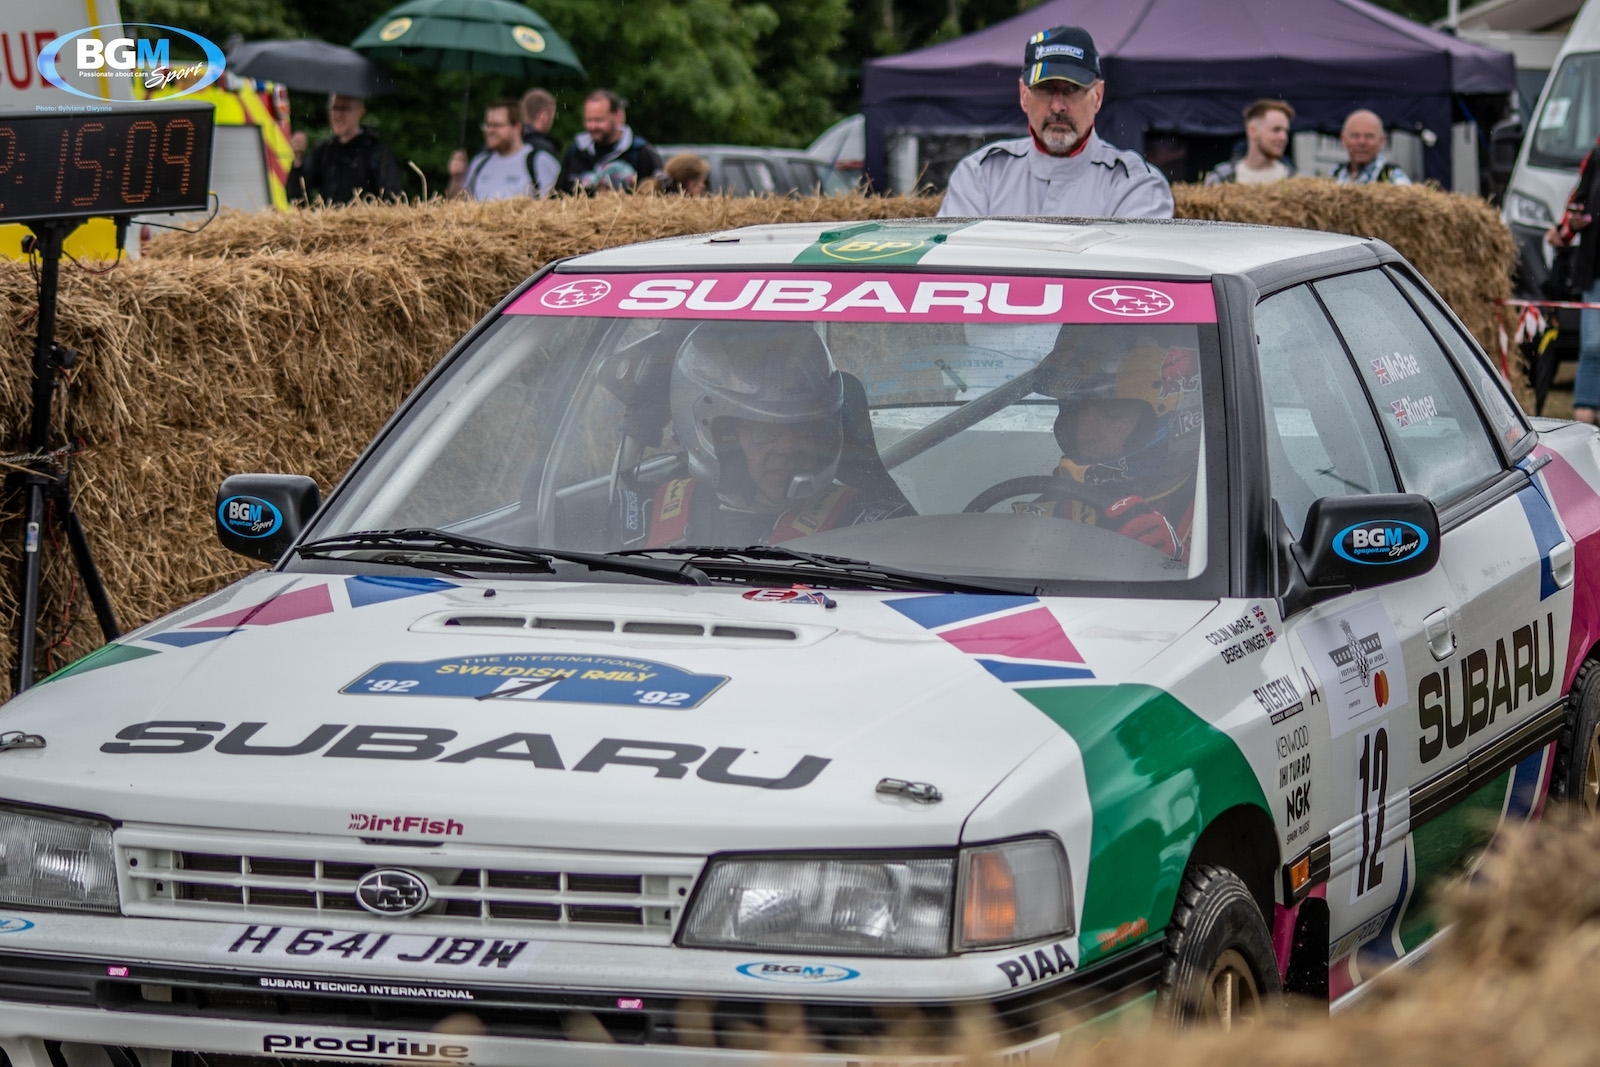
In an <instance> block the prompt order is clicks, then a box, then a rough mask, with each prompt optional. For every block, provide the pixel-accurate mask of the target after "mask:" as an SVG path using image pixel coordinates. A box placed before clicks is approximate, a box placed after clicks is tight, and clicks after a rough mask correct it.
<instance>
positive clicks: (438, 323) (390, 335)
mask: <svg viewBox="0 0 1600 1067" xmlns="http://www.w3.org/2000/svg"><path fill="white" fill-rule="evenodd" d="M1177 198H1178V208H1179V214H1180V215H1183V216H1187V217H1193V218H1212V219H1225V220H1234V221H1246V222H1260V223H1269V224H1274V225H1294V226H1309V227H1313V228H1318V229H1334V230H1344V231H1347V232H1353V233H1363V234H1371V235H1374V236H1378V237H1382V238H1384V239H1386V240H1388V241H1390V242H1391V243H1392V244H1394V245H1395V246H1396V247H1397V248H1399V249H1400V250H1401V251H1402V252H1405V253H1406V254H1407V255H1409V256H1410V257H1411V258H1412V259H1413V261H1414V262H1416V263H1417V265H1418V267H1419V268H1420V269H1421V270H1422V271H1423V273H1424V274H1426V275H1427V276H1428V278H1429V279H1430V280H1431V281H1432V282H1433V284H1434V285H1435V286H1436V287H1438V288H1439V290H1440V291H1441V292H1442V293H1443V294H1444V295H1445V297H1446V298H1447V299H1448V300H1450V301H1451V303H1452V304H1453V305H1454V306H1455V307H1456V309H1457V310H1458V312H1460V314H1461V315H1462V317H1463V318H1464V319H1465V320H1466V321H1467V322H1468V323H1469V324H1470V325H1471V326H1472V328H1473V329H1474V331H1475V332H1477V333H1478V335H1479V337H1480V339H1483V340H1489V339H1490V338H1489V336H1488V334H1489V322H1488V316H1487V313H1486V306H1487V305H1486V301H1487V299H1489V298H1491V297H1493V296H1497V295H1504V294H1505V293H1506V292H1507V284H1508V283H1507V271H1508V268H1509V265H1510V262H1511V244H1510V238H1509V235H1507V233H1506V232H1505V229H1504V227H1502V226H1501V225H1500V223H1499V221H1498V219H1496V218H1495V216H1494V214H1493V212H1492V211H1491V210H1490V209H1489V208H1488V207H1487V206H1486V205H1484V204H1482V203H1481V202H1479V201H1476V200H1472V199H1469V198H1465V197H1458V196H1452V195H1448V194H1443V193H1438V192H1436V191H1433V190H1430V189H1425V188H1421V187H1416V188H1411V189H1395V188H1389V187H1382V188H1379V187H1367V188H1361V189H1352V188H1339V187H1335V186H1332V185H1330V184H1328V183H1326V182H1313V181H1309V180H1307V181H1296V182H1290V183H1287V184H1286V185H1284V186H1283V187H1281V188H1278V189H1270V190H1260V189H1247V188H1244V187H1224V188H1220V189H1201V188H1197V187H1179V188H1178V189H1177ZM937 206H938V200H937V199H936V198H866V197H838V198H831V199H816V198H813V199H749V198H744V199H725V198H721V197H712V198H706V199H700V200H685V199H682V198H677V197H644V196H640V197H601V198H597V199H594V200H556V201H546V202H543V203H534V202H527V201H523V202H515V203H514V202H509V201H506V202H500V203H493V204H467V203H444V202H440V201H437V200H435V201H432V202H429V203H426V204H420V205H410V206H399V207H396V206H389V205H379V204H361V205H356V206H352V207H348V208H334V209H323V210H317V211H309V212H302V213H299V214H295V215H273V214H266V215H224V216H223V217H221V218H219V219H217V220H216V221H214V222H213V223H211V224H210V225H209V226H207V227H206V228H205V229H204V230H202V231H200V232H199V233H195V234H171V235H167V236H164V237H162V238H160V239H159V240H158V241H157V242H156V243H155V245H154V246H153V248H152V250H151V252H150V254H149V255H147V256H146V257H145V258H144V259H142V260H140V261H138V262H133V263H125V264H123V265H121V266H119V267H117V268H116V269H114V270H111V271H110V272H108V273H102V274H94V273H89V272H88V271H87V270H84V269H79V268H78V267H77V266H74V265H72V264H67V265H66V266H65V267H64V269H63V272H62V282H61V298H60V312H61V319H60V327H59V336H60V339H61V341H62V342H63V343H65V344H69V345H71V346H73V347H75V348H77V349H79V350H80V351H81V352H82V358H81V360H80V362H79V363H78V365H77V367H76V368H75V369H74V371H73V372H72V383H71V387H70V389H68V390H66V392H65V393H63V394H58V403H57V436H56V440H57V441H64V440H66V438H67V433H68V429H69V426H70V430H71V432H72V435H73V437H74V439H75V440H77V441H78V442H79V443H80V444H81V446H82V449H83V451H82V452H81V453H80V454H79V455H78V456H77V459H76V464H77V470H76V474H75V476H74V477H75V483H74V484H75V489H76V492H77V501H78V507H79V511H80V513H81V515H82V516H83V518H84V520H85V523H86V525H87V527H88V529H89V536H90V541H91V543H92V545H93V547H94V550H95V553H96V556H97V559H98V561H99V563H100V566H101V568H102V571H103V573H104V576H105V580H106V584H107V586H108V587H109V589H110V592H111V595H112V598H113V600H114V602H115V604H116V608H117V613H118V616H119V619H120V621H121V622H122V623H123V625H124V627H125V628H126V627H131V626H133V625H135V624H138V623H142V622H144V621H147V620H149V619H151V618H154V617H155V616H157V615H159V614H162V613H163V612H165V611H168V610H171V609H172V608H174V607H177V606H179V605H181V604H183V603H185V602H187V601H189V600H191V599H193V598H195V597H197V596H200V595H202V594H204V593H206V592H208V591H210V590H212V589H214V588H216V587H217V586H219V585H220V584H222V583H224V582H226V581H229V580H231V579H233V578H236V577H238V576H240V575H242V574H243V573H245V572H246V571H247V570H248V569H249V567H250V566H251V564H249V563H248V562H246V561H244V560H243V559H241V558H239V557H237V556H231V555H229V554H228V553H225V552H224V551H223V550H222V549H221V548H220V547H219V546H217V544H216V541H215V538H214V536H213V533H212V521H211V516H210V507H211V502H212V500H213V497H214V492H215V489H216V486H217V484H218V483H219V482H220V481H221V480H222V478H223V477H224V476H226V475H227V474H230V473H233V472H237V471H247V470H278V471H295V472H303V473H306V474H309V475H311V476H312V477H314V478H316V479H317V480H318V482H319V483H321V485H322V486H323V488H324V491H326V490H328V489H331V488H332V486H333V485H334V483H335V482H337V480H338V478H339V476H340V475H341V474H342V472H343V471H344V470H345V469H346V468H347V467H348V466H349V464H350V462H351V461H352V460H353V459H354V458H355V457H356V455H357V454H358V453H359V451H360V449H361V448H362V446H363V444H364V443H365V442H366V441H367V440H368V439H369V438H370V437H371V436H372V435H373V434H374V433H375V432H376V431H377V430H378V428H379V427H380V426H381V425H382V424H383V422H384V420H385V419H386V418H387V417H388V415H389V413H390V412H392V411H393V410H394V409H395V407H396V406H397V405H398V404H399V402H400V401H401V399H402V398H403V397H404V396H405V395H406V393H407V392H408V391H409V390H410V389H411V388H412V387H413V386H414V385H415V383H416V382H417V381H418V380H419V379H420V378H421V377H422V375H423V374H424V373H425V372H426V371H427V370H428V368H429V367H430V366H432V364H433V362H434V361H435V360H436V359H438V358H439V356H440V355H441V354H443V353H444V352H445V351H447V350H448V349H449V347H450V345H451V344H452V343H453V342H454V341H455V340H456V339H457V338H458V337H459V336H460V335H461V334H462V333H463V332H465V331H466V330H467V329H468V328H469V327H470V326H471V325H472V324H473V322H475V321H476V320H477V319H478V318H479V317H480V316H481V315H482V314H483V313H484V312H485V311H486V310H487V309H488V308H489V307H491V306H492V305H493V304H494V303H495V302H496V301H497V300H498V299H499V298H500V297H501V296H503V295H504V294H505V293H506V292H507V291H508V290H509V289H510V288H512V287H513V286H514V285H516V284H517V282H519V281H520V280H521V279H523V278H525V277H526V276H527V275H529V274H530V273H532V272H533V271H534V270H535V269H537V268H538V267H539V266H540V265H542V264H543V263H546V262H548V261H549V260H551V259H554V258H557V257H561V256H569V255H574V254H577V253H580V252H585V251H590V250H593V249H596V248H603V247H608V246H612V245H618V244H623V243H627V242H633V241H641V240H649V239H653V238H658V237H668V236H674V235H683V234H694V233H702V232H706V231H710V230H717V229H723V228H728V227H733V226H743V225H750V224H756V223H765V222H796V221H843V220H857V219H869V218H892V217H917V216H925V215H931V214H933V213H934V211H936V210H937ZM34 305H35V283H34V280H33V277H32V275H31V274H30V272H29V268H28V266H27V265H26V264H20V263H11V262H6V261H0V315H3V316H4V318H5V320H6V321H7V322H8V323H9V324H10V328H9V329H8V330H6V331H5V332H4V333H3V335H0V450H3V451H4V452H5V453H11V454H15V453H19V452H22V451H23V450H24V447H23V444H24V437H25V434H26V420H27V417H28V402H29V401H28V367H29V361H28V360H29V353H30V352H31V348H32V335H33V319H32V315H33V311H34ZM0 469H3V468H0ZM19 511H20V504H19V502H18V501H17V500H16V499H14V498H11V499H8V500H7V501H6V503H5V504H4V505H3V506H0V626H3V627H4V629H3V633H4V635H5V640H3V641H0V695H3V694H4V693H5V692H8V691H9V684H10V683H9V675H10V671H11V667H12V663H11V656H12V654H13V647H14V639H13V635H14V632H15V624H14V621H13V620H14V618H15V611H16V601H17V596H16V589H15V585H16V583H15V581H14V580H13V579H12V576H13V575H14V574H15V572H16V568H17V560H18V558H19V556H20V553H19V551H18V546H17V542H18V541H19V539H20V534H19V533H18V529H17V527H18V522H19ZM51 531H52V532H54V533H55V536H56V539H57V540H60V536H61V535H60V533H59V531H58V530H56V528H55V527H54V526H53V525H52V526H51ZM43 617H44V618H45V619H47V620H48V622H49V626H50V632H49V633H47V634H46V635H45V636H44V637H42V638H41V646H50V647H49V649H48V652H47V654H46V656H45V658H44V659H43V660H41V663H40V668H41V669H50V668H54V667H59V666H60V665H62V664H63V663H64V662H67V661H70V660H71V659H74V658H76V657H77V656H80V655H82V654H84V653H86V652H88V651H90V650H91V649H92V648H94V647H96V646H97V645H98V644H99V639H98V631H97V629H96V627H95V625H94V621H93V616H92V613H91V612H90V611H89V609H88V605H87V601H86V599H85V598H84V597H83V596H82V594H81V590H78V589H77V588H76V583H75V582H74V581H73V578H72V572H71V569H70V567H68V566H66V565H65V564H64V560H63V554H62V553H56V552H47V567H46V593H45V600H44V616H43Z"/></svg>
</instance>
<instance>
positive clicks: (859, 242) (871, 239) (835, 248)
mask: <svg viewBox="0 0 1600 1067" xmlns="http://www.w3.org/2000/svg"><path fill="white" fill-rule="evenodd" d="M940 236H943V235H942V234H941V235H940ZM817 247H818V249H819V250H820V251H821V252H822V254H823V255H824V256H827V257H828V258H829V259H837V260H841V261H843V262H845V263H869V262H871V261H873V260H878V259H894V258H896V257H898V256H909V255H911V254H913V253H915V252H922V251H924V250H926V249H927V247H928V242H927V241H926V240H923V239H922V238H920V237H919V238H914V239H905V238H886V237H880V236H876V235H863V236H860V237H846V238H844V239H843V240H841V241H824V242H822V243H821V244H820V245H818V246H817Z"/></svg>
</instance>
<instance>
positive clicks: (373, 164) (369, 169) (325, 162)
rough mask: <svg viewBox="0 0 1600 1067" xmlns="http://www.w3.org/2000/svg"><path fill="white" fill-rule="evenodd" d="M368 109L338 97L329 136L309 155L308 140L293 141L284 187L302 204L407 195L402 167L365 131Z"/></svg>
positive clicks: (331, 100)
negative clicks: (363, 119) (365, 116)
mask: <svg viewBox="0 0 1600 1067" xmlns="http://www.w3.org/2000/svg"><path fill="white" fill-rule="evenodd" d="M366 113H367V106H366V104H365V103H363V102H362V100H361V98H360V97H357V96H346V95H344V94H343V93H333V94H331V95H330V96H329V97H328V132H329V133H331V134H332V136H331V137H329V138H328V139H327V140H326V141H320V142H318V143H317V145H316V147H315V148H312V149H311V150H310V151H309V152H308V151H307V150H306V135H305V134H304V133H302V132H300V131H296V132H295V133H294V135H293V136H291V137H290V138H289V145H290V147H291V148H292V149H294V168H293V169H292V170H290V171H289V177H288V179H287V180H286V182H285V184H286V185H287V186H288V190H289V198H290V199H291V200H293V201H295V202H296V203H299V204H312V203H317V202H321V203H326V204H347V203H349V202H350V201H352V200H355V199H356V198H358V197H362V196H375V197H378V198H379V199H382V200H390V199H395V198H398V197H400V196H401V195H402V191H401V186H400V164H399V163H397V162H396V161H395V158H394V156H393V155H392V154H391V153H390V152H389V150H388V149H387V148H385V147H384V146H383V142H382V141H380V140H378V135H377V134H375V133H373V132H372V131H371V130H369V129H367V128H366V127H365V126H363V125H361V119H362V116H364V115H365V114H366Z"/></svg>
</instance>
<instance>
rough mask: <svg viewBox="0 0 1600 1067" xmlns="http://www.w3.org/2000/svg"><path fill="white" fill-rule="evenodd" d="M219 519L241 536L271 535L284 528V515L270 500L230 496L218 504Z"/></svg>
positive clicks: (230, 531)
mask: <svg viewBox="0 0 1600 1067" xmlns="http://www.w3.org/2000/svg"><path fill="white" fill-rule="evenodd" d="M217 521H218V522H220V523H222V525H223V527H224V528H225V529H227V531H228V532H229V533H231V534H236V535H237V536H239V537H252V538H260V537H271V536H272V535H273V534H275V533H277V532H278V531H279V530H281V529H282V528H283V515H282V513H281V512H279V511H278V509H277V508H276V507H274V506H273V505H272V502H271V501H269V500H262V499H261V498H260V497H254V496H230V497H229V498H228V499H226V500H224V501H223V502H222V503H220V504H218V505H217Z"/></svg>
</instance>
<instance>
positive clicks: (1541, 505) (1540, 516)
mask: <svg viewBox="0 0 1600 1067" xmlns="http://www.w3.org/2000/svg"><path fill="white" fill-rule="evenodd" d="M1517 499H1518V500H1519V501H1521V502H1522V510H1523V512H1524V513H1525V514H1526V515H1527V516H1528V526H1529V527H1530V528H1531V529H1532V530H1533V539H1534V541H1535V542H1536V543H1537V544H1538V546H1539V599H1540V600H1544V599H1545V598H1546V597H1548V596H1551V595H1552V594H1553V593H1555V591H1556V576H1555V571H1554V570H1553V569H1552V568H1551V566H1550V550H1551V549H1553V548H1555V547H1556V546H1557V545H1559V544H1561V542H1562V541H1563V540H1564V538H1563V537H1562V536H1561V526H1560V525H1559V524H1558V523H1557V522H1556V517H1555V513H1554V512H1552V511H1551V510H1550V502H1549V501H1548V500H1546V499H1545V498H1544V494H1542V493H1540V492H1539V490H1537V489H1535V488H1534V487H1533V486H1531V485H1530V486H1528V487H1527V488H1526V489H1523V490H1521V491H1519V492H1518V493H1517Z"/></svg>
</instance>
